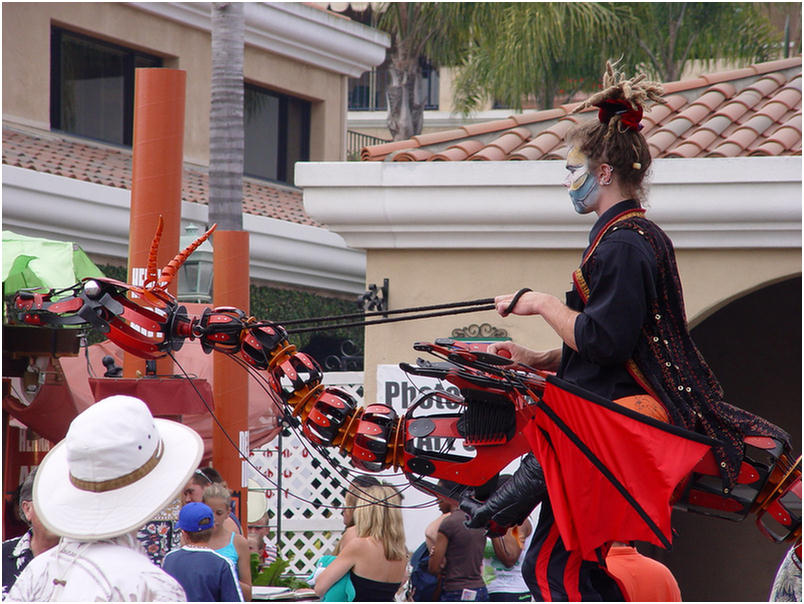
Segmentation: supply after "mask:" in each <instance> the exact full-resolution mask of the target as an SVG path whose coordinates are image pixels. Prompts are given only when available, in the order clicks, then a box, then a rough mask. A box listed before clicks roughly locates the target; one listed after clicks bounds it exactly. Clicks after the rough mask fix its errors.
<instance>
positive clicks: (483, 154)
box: [470, 127, 530, 161]
mask: <svg viewBox="0 0 804 604" xmlns="http://www.w3.org/2000/svg"><path fill="white" fill-rule="evenodd" d="M529 139H530V130H528V129H527V128H521V127H520V128H514V129H512V130H507V131H506V132H504V133H503V134H502V136H500V137H498V138H496V139H494V140H493V141H491V142H490V143H488V145H486V147H485V148H484V149H483V150H481V151H478V152H477V153H475V154H474V155H473V156H472V157H471V158H470V159H472V160H474V161H480V160H487V161H500V160H503V159H506V158H507V157H508V154H509V153H511V152H512V151H514V150H516V149H517V148H519V147H520V146H522V143H523V142H524V141H528V140H529Z"/></svg>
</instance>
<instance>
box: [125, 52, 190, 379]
mask: <svg viewBox="0 0 804 604" xmlns="http://www.w3.org/2000/svg"><path fill="white" fill-rule="evenodd" d="M186 79H187V74H186V73H185V72H184V71H181V70H179V69H163V68H147V69H145V68H143V69H137V70H135V75H134V140H133V146H132V165H131V219H130V226H129V240H128V282H129V283H132V284H134V285H141V284H142V283H143V280H144V277H145V268H146V266H147V265H148V252H149V250H150V247H151V241H152V240H153V237H154V233H156V225H157V222H158V221H159V216H160V215H161V216H162V217H163V219H164V221H165V224H164V230H163V232H162V240H161V243H160V244H159V255H158V257H157V266H158V268H159V269H161V268H162V267H164V266H165V265H166V264H167V263H168V262H170V261H171V260H172V259H173V256H175V254H176V252H177V251H178V249H179V233H180V231H181V175H182V159H183V154H184V97H185V93H184V91H185V82H186ZM177 281H178V280H174V281H173V283H171V285H170V287H169V288H168V289H169V291H170V292H171V293H172V294H173V295H176V284H177ZM137 371H140V372H141V373H142V374H143V375H144V374H145V361H144V360H143V359H140V358H138V357H135V356H134V355H131V354H129V353H125V355H124V357H123V376H124V377H136V373H137ZM156 371H157V373H159V374H172V373H173V362H172V361H171V360H170V359H160V360H159V361H157V370H156Z"/></svg>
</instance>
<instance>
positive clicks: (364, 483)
mask: <svg viewBox="0 0 804 604" xmlns="http://www.w3.org/2000/svg"><path fill="white" fill-rule="evenodd" d="M379 484H380V481H379V480H377V479H376V478H374V477H373V476H358V477H357V478H355V479H354V480H353V481H352V482H351V483H350V484H349V488H348V489H347V490H346V497H344V502H343V506H344V507H343V525H344V526H345V527H346V530H345V531H343V535H342V536H341V540H340V541H338V545H337V546H336V547H335V552H334V553H335V555H336V556H337V555H338V554H340V553H341V551H342V550H343V548H344V547H346V545H347V544H348V543H349V542H350V541H351V540H352V539H353V538H354V536H355V535H356V534H357V533H356V532H355V507H356V506H357V497H358V495H359V494H360V493H363V491H365V489H366V488H367V487H376V486H378V485H379Z"/></svg>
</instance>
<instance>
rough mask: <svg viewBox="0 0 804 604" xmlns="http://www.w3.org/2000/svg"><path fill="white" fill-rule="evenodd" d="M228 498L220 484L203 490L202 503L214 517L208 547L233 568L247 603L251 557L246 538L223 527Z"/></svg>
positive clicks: (213, 484) (227, 513) (226, 492)
mask: <svg viewBox="0 0 804 604" xmlns="http://www.w3.org/2000/svg"><path fill="white" fill-rule="evenodd" d="M230 497H231V493H229V489H227V488H226V487H225V486H223V485H222V484H220V483H212V484H211V485H209V486H208V487H207V488H205V489H204V497H203V501H204V503H206V504H207V505H208V506H209V507H211V508H212V512H213V514H214V515H215V528H213V529H212V536H211V537H210V538H209V547H210V548H211V549H214V550H215V551H216V552H218V553H219V554H221V555H222V556H224V557H226V558H227V559H228V560H229V561H230V562H231V563H232V565H233V566H234V567H235V570H237V576H238V579H239V580H240V589H241V590H242V591H243V598H244V599H245V601H247V602H248V601H251V555H250V553H249V549H248V541H246V538H245V537H243V536H242V535H238V534H237V533H235V532H234V531H232V530H230V529H228V528H226V527H225V526H224V522H225V521H226V519H227V518H228V517H229V498H230Z"/></svg>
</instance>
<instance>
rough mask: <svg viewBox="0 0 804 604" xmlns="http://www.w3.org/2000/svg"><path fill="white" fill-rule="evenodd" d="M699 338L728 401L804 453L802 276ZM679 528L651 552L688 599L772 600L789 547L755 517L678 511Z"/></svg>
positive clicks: (707, 324) (714, 318)
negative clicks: (667, 546) (666, 544)
mask: <svg viewBox="0 0 804 604" xmlns="http://www.w3.org/2000/svg"><path fill="white" fill-rule="evenodd" d="M691 333H692V336H693V339H694V340H695V342H696V344H697V345H698V347H699V349H700V351H701V353H702V354H703V356H704V358H705V359H706V360H707V362H708V363H709V365H710V367H711V368H712V369H713V371H714V372H715V374H716V375H717V376H718V378H719V379H720V382H721V384H722V385H723V389H724V390H725V392H726V400H727V401H729V402H731V403H732V404H734V405H737V406H739V407H742V408H744V409H747V410H749V411H752V412H753V413H756V414H757V415H760V416H762V417H764V418H766V419H768V420H770V421H772V422H774V423H775V424H777V425H779V426H781V427H782V428H784V429H785V430H787V431H788V432H789V433H790V435H791V437H792V440H793V446H794V448H795V451H796V453H797V454H798V453H800V452H801V276H800V275H798V276H796V277H792V278H789V279H786V280H784V281H780V282H776V283H773V284H770V285H767V286H765V287H762V288H760V289H757V290H755V291H752V292H751V293H748V294H746V295H744V296H742V297H740V298H737V299H735V300H733V301H731V302H729V303H728V304H726V305H725V306H723V307H722V308H720V309H719V310H717V311H716V312H714V313H713V314H711V315H710V316H708V317H707V318H706V319H704V320H703V321H702V322H701V323H700V324H698V325H697V326H695V327H694V328H693V329H692V331H691ZM673 527H674V529H675V530H676V531H677V533H676V535H675V537H674V540H673V550H672V551H671V552H665V551H663V550H656V549H653V550H652V551H650V552H646V553H649V554H650V555H652V556H654V557H656V558H657V559H659V560H661V561H662V562H664V563H665V564H666V565H667V566H668V567H670V569H671V570H672V571H673V574H674V575H675V576H676V579H677V580H678V583H679V586H680V587H681V595H682V597H683V599H684V600H693V601H767V599H768V595H769V593H770V587H771V583H772V581H773V577H774V574H775V572H776V569H777V567H778V565H779V563H780V562H781V560H782V558H783V557H784V555H785V553H786V552H787V549H788V547H789V544H774V543H772V542H771V541H769V540H768V539H767V538H766V537H765V536H764V535H762V534H761V533H760V532H759V529H757V528H756V526H755V525H754V516H753V515H751V516H749V517H748V518H746V519H745V520H744V521H743V522H741V523H733V522H730V521H728V520H721V519H716V518H708V517H705V516H700V515H697V514H691V513H686V512H673ZM640 549H642V548H641V547H640Z"/></svg>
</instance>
